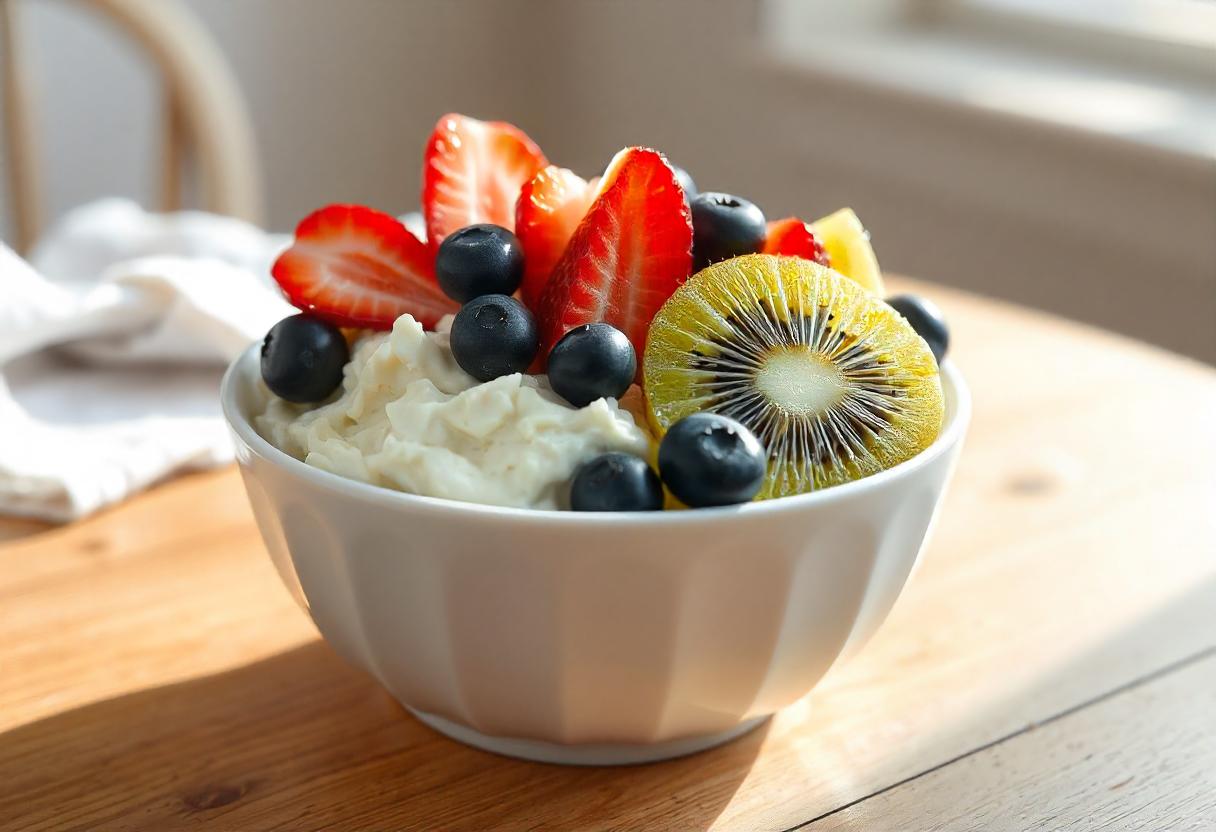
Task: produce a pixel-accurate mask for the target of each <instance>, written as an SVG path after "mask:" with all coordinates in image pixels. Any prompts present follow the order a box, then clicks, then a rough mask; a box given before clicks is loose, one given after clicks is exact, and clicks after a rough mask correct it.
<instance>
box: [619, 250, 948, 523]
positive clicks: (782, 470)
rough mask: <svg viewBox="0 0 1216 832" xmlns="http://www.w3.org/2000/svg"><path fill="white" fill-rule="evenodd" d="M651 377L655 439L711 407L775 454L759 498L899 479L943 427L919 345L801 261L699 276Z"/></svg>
mask: <svg viewBox="0 0 1216 832" xmlns="http://www.w3.org/2000/svg"><path fill="white" fill-rule="evenodd" d="M643 379H644V389H645V393H646V401H647V408H648V412H649V416H650V420H651V422H652V423H653V425H654V427H655V430H656V432H657V433H658V434H659V435H660V436H661V435H662V434H663V433H665V432H666V430H667V428H668V427H669V426H671V425H672V424H674V423H675V422H677V421H678V420H679V419H681V418H683V417H684V416H687V415H688V414H690V413H696V412H698V411H703V410H708V411H712V412H715V413H722V414H724V415H727V416H731V417H733V418H735V419H737V420H739V421H740V422H742V423H743V424H745V425H747V426H748V427H749V428H751V430H752V432H753V433H755V434H756V436H757V437H758V438H759V439H760V441H761V442H763V443H764V447H765V448H766V449H767V451H768V456H769V465H768V479H767V482H766V483H765V485H764V488H763V489H762V490H761V492H760V495H759V499H765V498H769V497H781V496H786V495H789V494H802V493H804V492H807V491H813V490H816V489H820V488H826V487H828V486H832V485H838V484H840V483H844V482H849V481H851V480H856V479H860V478H861V477H865V476H868V475H870V474H873V473H876V472H878V471H882V470H884V469H886V468H890V467H891V466H893V465H896V464H898V463H900V462H903V461H904V460H906V459H909V458H910V457H912V456H914V455H916V454H917V453H919V452H920V451H922V450H924V449H925V448H926V447H928V445H929V444H930V443H931V442H933V440H934V439H935V438H936V437H937V435H938V433H939V432H940V431H941V426H942V414H943V402H942V388H941V380H940V378H939V376H938V368H937V362H936V361H934V359H933V353H932V352H930V350H929V346H928V345H927V344H926V343H925V342H924V340H923V339H922V338H921V337H920V336H919V335H917V334H916V332H915V331H914V330H913V329H912V327H911V325H910V324H908V322H907V321H905V320H904V319H903V318H902V317H901V316H900V315H899V314H898V313H897V312H896V311H895V310H894V309H892V308H891V307H889V306H887V304H885V303H884V302H883V301H882V300H881V299H879V298H878V297H876V296H874V295H873V294H871V293H870V292H867V291H866V290H865V289H863V288H862V287H861V286H859V285H858V284H857V283H855V282H854V281H852V280H850V279H849V278H846V277H844V276H843V275H841V274H839V273H837V272H834V271H832V270H831V269H828V268H825V267H823V266H821V265H819V264H818V263H814V262H811V261H809V260H803V259H801V258H796V257H774V256H771V255H766V254H753V255H747V256H744V257H736V258H734V259H732V260H726V261H723V262H721V263H718V264H715V265H713V266H710V267H709V268H706V269H704V270H702V271H700V272H698V273H697V274H696V275H694V276H693V277H691V278H690V279H689V280H688V282H687V283H685V284H684V285H683V286H682V287H680V289H678V290H677V291H676V293H675V294H674V295H672V297H671V298H670V299H669V300H668V301H667V303H666V304H665V305H664V306H663V308H662V309H661V310H659V313H658V315H656V316H655V319H654V322H653V323H652V324H651V326H650V333H649V338H648V340H647V344H646V354H645V359H644V363H643Z"/></svg>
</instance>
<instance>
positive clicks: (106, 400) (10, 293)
mask: <svg viewBox="0 0 1216 832" xmlns="http://www.w3.org/2000/svg"><path fill="white" fill-rule="evenodd" d="M287 241H288V238H287V237H284V236H280V235H271V234H267V233H265V232H263V231H261V230H259V229H257V228H255V227H254V226H251V225H249V224H248V223H245V222H241V221H239V220H234V219H231V218H226V217H218V216H214V215H211V214H204V213H200V212H183V213H177V214H168V215H165V214H150V213H147V212H144V211H143V210H141V209H140V208H139V207H138V206H136V205H135V204H134V203H131V202H129V201H126V200H117V199H110V200H103V201H101V202H97V203H93V204H90V205H87V206H84V207H82V208H79V209H77V210H76V211H74V212H72V213H70V214H69V215H67V216H66V217H65V218H64V219H63V220H62V221H61V222H60V223H58V224H57V225H56V226H55V227H54V228H53V229H52V230H51V231H50V233H49V234H48V235H47V236H46V237H45V238H44V239H43V241H42V242H41V243H40V244H39V245H38V246H37V248H36V249H35V250H34V252H33V253H32V255H31V257H30V260H29V262H26V261H24V260H22V259H21V258H20V257H18V256H17V255H16V254H15V253H14V252H13V251H12V250H11V249H9V248H7V247H5V246H4V245H3V244H0V514H18V515H24V516H30V517H37V518H42V519H46V520H52V521H57V522H62V521H67V520H72V519H74V518H77V517H81V516H84V515H86V514H89V513H90V512H93V511H96V510H97V509H99V508H102V507H103V506H107V505H110V504H112V503H115V502H117V501H119V500H122V499H124V498H125V497H127V496H128V495H130V494H132V493H133V492H135V491H138V490H140V489H142V488H144V487H146V486H147V485H149V484H151V483H153V482H155V481H157V480H160V479H163V478H165V477H166V476H168V475H170V474H172V473H174V472H177V471H181V470H186V469H193V468H204V467H210V466H214V465H220V464H223V463H225V462H227V461H229V460H231V458H232V448H231V444H230V441H229V439H228V436H227V434H226V431H225V428H224V425H223V421H222V419H221V416H220V408H219V398H218V391H219V380H220V376H221V375H222V373H223V369H224V367H225V365H226V364H227V363H228V362H229V361H231V360H232V358H234V357H235V356H236V355H237V354H239V353H240V352H241V350H243V349H244V348H245V347H246V346H248V344H249V343H250V342H251V341H254V340H256V339H258V338H261V337H262V335H263V334H265V332H266V330H267V329H269V328H270V326H272V325H273V324H274V322H275V321H277V320H279V319H280V318H282V317H283V316H285V315H288V314H290V313H291V311H292V309H291V307H290V306H289V305H288V304H287V303H286V302H285V301H284V300H283V299H282V298H281V297H280V295H279V294H278V292H277V291H276V290H275V288H274V286H273V284H272V282H271V281H270V279H269V269H270V264H271V262H273V259H274V257H275V256H276V255H277V253H278V252H279V251H280V250H282V248H283V247H284V246H285V245H286V244H287Z"/></svg>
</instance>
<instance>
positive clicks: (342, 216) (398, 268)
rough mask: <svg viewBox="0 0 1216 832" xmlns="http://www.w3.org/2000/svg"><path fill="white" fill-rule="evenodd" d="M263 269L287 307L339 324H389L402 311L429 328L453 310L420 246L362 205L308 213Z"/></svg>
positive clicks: (401, 228) (391, 220)
mask: <svg viewBox="0 0 1216 832" xmlns="http://www.w3.org/2000/svg"><path fill="white" fill-rule="evenodd" d="M270 273H271V274H272V275H273V276H274V279H275V281H276V282H277V283H278V284H279V287H280V288H281V289H282V290H283V293H284V294H285V295H287V300H288V301H290V302H291V303H292V305H293V306H295V307H297V308H299V309H302V310H304V311H306V312H312V313H313V314H315V315H318V316H320V317H322V318H325V319H327V320H329V321H332V322H333V323H335V324H337V325H338V326H352V327H367V328H369V329H391V328H392V326H393V321H395V320H397V317H398V316H399V315H403V314H405V313H406V312H408V313H409V314H411V315H413V316H414V317H415V318H416V319H417V320H418V322H419V323H421V324H422V325H423V326H424V327H434V326H435V324H436V323H438V322H439V319H440V318H442V317H443V316H444V315H447V314H449V313H454V312H456V311H457V309H458V308H459V307H458V306H457V305H456V303H454V302H453V301H452V300H450V299H449V298H448V297H447V295H445V294H443V292H442V291H441V290H440V289H439V284H438V283H437V282H436V280H435V258H434V257H433V256H432V255H431V252H430V249H428V248H427V247H426V244H425V243H423V242H420V241H419V240H418V238H417V237H415V236H414V235H413V234H411V233H410V232H409V231H407V230H406V229H405V226H404V225H402V224H401V223H400V222H398V221H397V220H396V219H395V218H393V217H390V216H389V215H388V214H384V213H381V212H380V211H376V210H373V209H371V208H364V207H363V206H362V205H330V206H328V207H326V208H322V209H321V210H319V211H314V212H313V213H312V214H309V215H308V216H307V217H305V218H304V220H303V221H302V222H301V223H300V224H299V226H297V227H296V239H295V242H294V243H292V244H291V247H290V248H288V249H287V250H286V251H284V252H283V253H282V254H281V255H279V259H278V260H276V261H275V263H274V266H273V267H272V268H271V270H270Z"/></svg>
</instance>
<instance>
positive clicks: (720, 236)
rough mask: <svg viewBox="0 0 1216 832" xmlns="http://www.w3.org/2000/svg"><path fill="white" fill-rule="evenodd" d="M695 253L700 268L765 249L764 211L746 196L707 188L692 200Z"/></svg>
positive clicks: (766, 234) (693, 247) (697, 265)
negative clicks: (744, 197) (745, 197)
mask: <svg viewBox="0 0 1216 832" xmlns="http://www.w3.org/2000/svg"><path fill="white" fill-rule="evenodd" d="M692 237H693V242H692V253H693V259H694V260H695V262H696V267H697V269H703V268H705V267H706V266H708V265H710V264H711V263H717V262H718V261H719V260H727V259H729V258H731V257H738V256H739V255H741V254H754V253H755V252H757V251H759V250H760V249H762V248H764V241H765V239H766V238H767V237H768V228H767V224H766V222H765V219H764V212H763V211H761V210H760V209H759V208H757V207H756V206H755V204H753V203H751V202H748V201H747V200H746V199H743V198H742V197H738V196H731V195H730V194H720V193H714V192H712V191H706V192H705V193H702V194H697V195H696V196H695V197H693V200H692Z"/></svg>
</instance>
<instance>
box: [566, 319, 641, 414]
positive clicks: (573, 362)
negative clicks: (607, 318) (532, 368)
mask: <svg viewBox="0 0 1216 832" xmlns="http://www.w3.org/2000/svg"><path fill="white" fill-rule="evenodd" d="M637 371H638V358H637V355H635V354H634V351H633V344H631V343H629V339H628V338H626V337H625V333H623V332H621V331H620V330H619V329H617V328H616V327H614V326H612V325H611V324H603V323H598V324H583V325H582V326H578V327H575V328H574V329H572V330H570V331H569V332H567V333H566V334H565V335H563V336H562V339H561V340H560V341H558V342H557V344H555V345H554V347H553V349H552V350H550V352H549V384H551V385H552V386H553V390H554V392H556V393H557V394H558V395H559V396H561V397H562V398H563V399H565V400H566V401H568V402H570V404H572V405H574V406H575V407H585V406H586V405H589V404H591V403H592V402H593V401H595V400H596V399H605V398H616V399H619V398H620V397H621V396H623V395H625V391H626V390H628V389H629V385H630V384H633V377H634V375H636V373H637Z"/></svg>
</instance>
